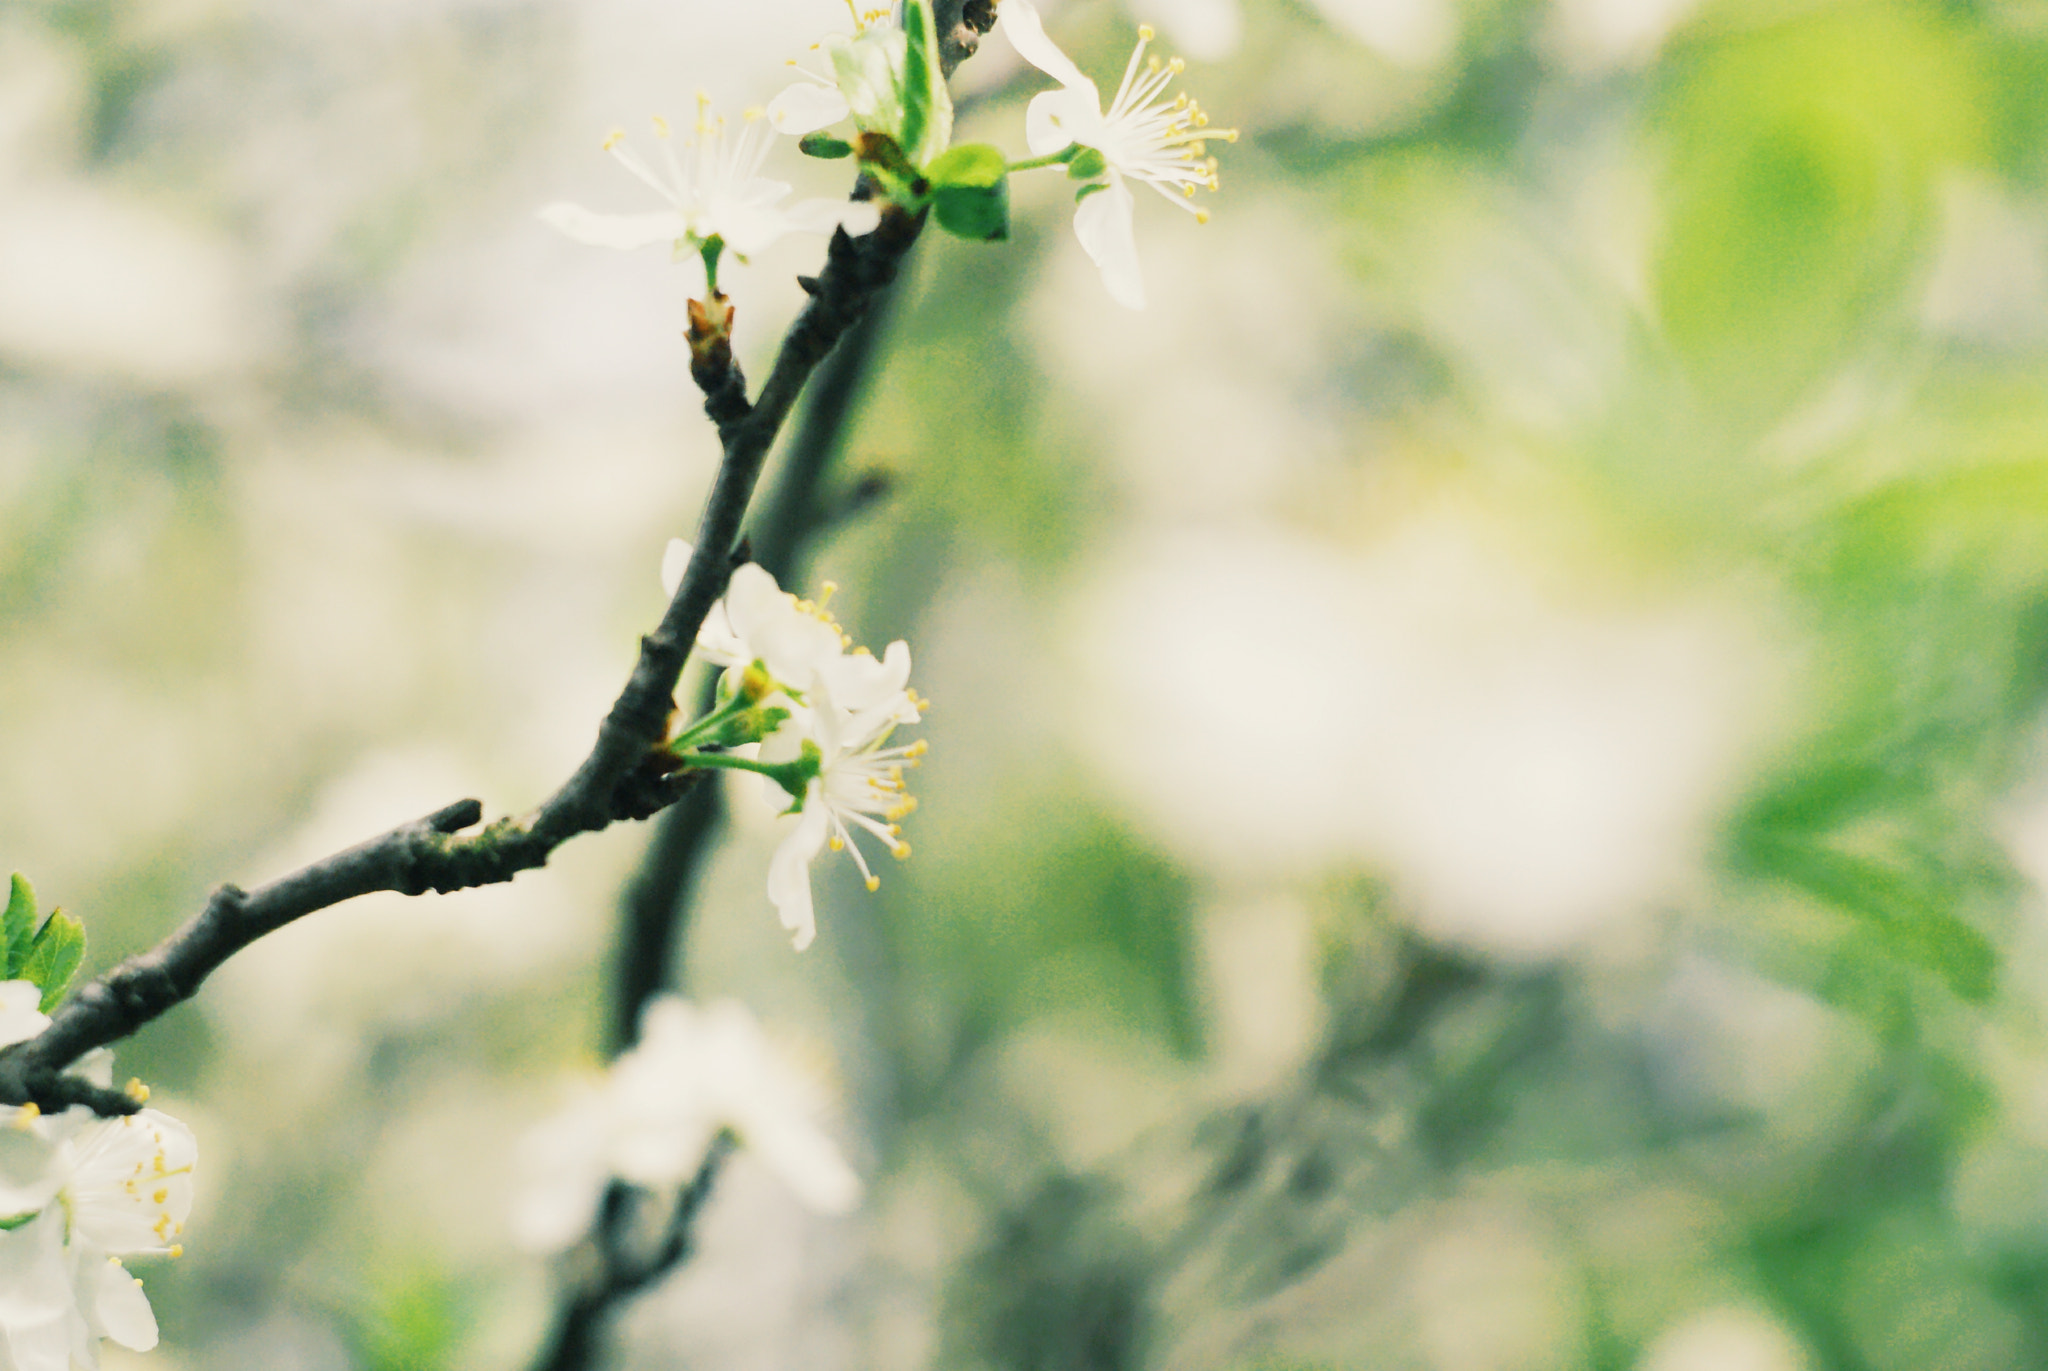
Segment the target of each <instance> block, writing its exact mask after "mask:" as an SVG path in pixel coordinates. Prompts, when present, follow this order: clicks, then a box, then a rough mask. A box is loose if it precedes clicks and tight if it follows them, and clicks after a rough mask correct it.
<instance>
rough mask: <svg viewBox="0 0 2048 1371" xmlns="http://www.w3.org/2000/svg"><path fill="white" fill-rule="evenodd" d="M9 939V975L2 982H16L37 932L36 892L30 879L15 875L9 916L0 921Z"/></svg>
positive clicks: (0, 978) (0, 925) (8, 901)
mask: <svg viewBox="0 0 2048 1371" xmlns="http://www.w3.org/2000/svg"><path fill="white" fill-rule="evenodd" d="M0 930H4V933H5V936H6V939H7V968H6V970H7V974H6V975H5V976H0V980H9V981H11V980H14V979H16V978H17V977H18V976H20V974H21V961H22V958H24V957H26V956H27V955H28V945H29V941H30V940H31V939H32V938H34V937H35V932H36V892H35V887H33V886H31V885H30V884H29V883H28V877H26V876H24V875H22V874H21V873H20V872H19V871H17V872H15V873H14V889H13V891H12V892H11V893H10V894H9V896H8V898H7V915H6V918H5V920H4V921H0Z"/></svg>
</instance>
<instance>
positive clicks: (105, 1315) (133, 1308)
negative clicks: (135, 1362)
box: [79, 1253, 157, 1352]
mask: <svg viewBox="0 0 2048 1371" xmlns="http://www.w3.org/2000/svg"><path fill="white" fill-rule="evenodd" d="M96 1255H97V1254H91V1253H88V1254H87V1256H86V1260H88V1261H91V1262H92V1266H91V1269H90V1271H89V1272H81V1273H80V1275H81V1279H80V1282H79V1283H80V1285H81V1286H84V1285H85V1284H86V1282H87V1281H90V1282H91V1285H90V1294H89V1295H87V1296H86V1299H89V1300H90V1302H91V1304H90V1312H89V1314H88V1316H87V1319H86V1322H87V1325H88V1326H89V1327H90V1328H91V1329H92V1331H93V1333H95V1334H97V1335H98V1336H100V1337H107V1338H112V1339H113V1340H114V1341H115V1342H117V1343H119V1344H120V1345H121V1346H123V1347H125V1348H127V1349H128V1350H129V1351H131V1352H147V1351H149V1349H150V1348H152V1347H155V1346H156V1338H157V1331H156V1313H155V1311H154V1310H152V1309H151V1308H150V1307H149V1296H147V1295H145V1294H143V1293H142V1282H141V1281H139V1280H137V1279H135V1277H133V1276H131V1275H129V1274H128V1270H127V1268H125V1267H123V1266H122V1265H121V1264H120V1263H119V1262H116V1261H106V1260H98V1261H94V1260H92V1258H93V1256H96ZM81 1293H83V1292H81ZM86 1299H81V1301H80V1304H81V1306H82V1307H83V1306H84V1305H85V1303H86Z"/></svg>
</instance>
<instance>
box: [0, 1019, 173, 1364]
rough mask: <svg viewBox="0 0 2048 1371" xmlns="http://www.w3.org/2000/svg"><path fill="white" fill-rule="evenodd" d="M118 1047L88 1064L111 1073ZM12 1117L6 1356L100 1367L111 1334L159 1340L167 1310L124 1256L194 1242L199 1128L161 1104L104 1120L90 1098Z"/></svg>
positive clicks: (1, 1309)
mask: <svg viewBox="0 0 2048 1371" xmlns="http://www.w3.org/2000/svg"><path fill="white" fill-rule="evenodd" d="M10 984H23V983H22V982H14V983H10ZM0 989H4V987H0ZM111 1055H112V1054H111V1053H107V1052H104V1051H100V1052H95V1053H92V1054H90V1055H89V1056H88V1058H87V1059H86V1061H85V1062H84V1063H83V1064H82V1065H83V1067H84V1072H83V1074H86V1075H88V1076H91V1077H102V1076H104V1073H105V1071H106V1069H107V1067H108V1065H109V1063H110V1061H111ZM77 1069H78V1068H74V1070H77ZM96 1083H99V1084H105V1083H106V1082H105V1080H104V1079H101V1080H98V1081H96ZM5 1115H6V1117H5V1118H4V1119H0V1168H4V1170H5V1172H6V1177H5V1181H4V1183H0V1191H4V1193H0V1204H4V1206H5V1207H6V1208H7V1209H8V1215H7V1217H9V1218H11V1219H12V1220H14V1221H15V1226H14V1227H12V1228H9V1229H6V1230H5V1231H0V1350H4V1353H5V1357H4V1358H0V1366H5V1367H8V1368H10V1369H11V1371H71V1368H72V1367H73V1366H74V1365H76V1366H86V1367H94V1366H97V1365H98V1364H99V1351H98V1348H99V1342H100V1339H102V1338H112V1339H113V1340H114V1341H115V1342H117V1343H119V1344H120V1345H121V1346H123V1347H126V1348H128V1349H130V1350H131V1351H137V1352H142V1351H147V1350H149V1349H150V1348H152V1347H154V1346H155V1345H156V1341H157V1326H156V1316H155V1315H154V1314H153V1313H152V1312H151V1310H150V1307H149V1299H148V1297H147V1296H146V1295H144V1294H143V1291H142V1283H141V1282H140V1281H139V1280H137V1279H136V1278H135V1277H134V1276H132V1275H130V1274H129V1273H128V1271H127V1270H126V1268H125V1267H123V1266H122V1264H121V1258H123V1257H130V1256H177V1255H178V1254H179V1253H180V1252H181V1251H182V1250H183V1249H182V1247H180V1246H179V1244H178V1243H177V1241H176V1240H177V1238H178V1237H180V1236H181V1235H182V1234H183V1232H184V1225H185V1220H186V1218H187V1216H188V1215H189V1214H190V1213H191V1210H192V1170H193V1167H194V1166H195V1164H196V1163H197V1161H198V1156H199V1148H198V1143H197V1141H196V1139H194V1137H193V1136H192V1131H191V1130H190V1129H188V1128H186V1127H185V1125H183V1124H182V1123H179V1122H178V1121H177V1120H176V1119H173V1118H172V1117H170V1116H169V1115H167V1114H164V1113H162V1112H161V1111H159V1110H154V1109H145V1110H143V1111H141V1112H140V1113H138V1114H134V1115H131V1116H126V1117H116V1118H100V1117H98V1116H96V1115H94V1114H93V1113H92V1111H90V1110H88V1109H85V1108H83V1107H74V1108H71V1109H68V1110H66V1111H64V1112H63V1113H62V1114H58V1115H54V1116H46V1115H42V1114H39V1113H38V1112H37V1111H36V1110H35V1108H34V1107H33V1106H23V1107H20V1108H13V1109H9V1110H7V1111H5ZM24 1200H29V1201H32V1203H30V1204H29V1205H28V1206H27V1207H26V1208H23V1207H21V1205H22V1202H23V1201H24ZM23 1218H26V1219H27V1221H26V1222H20V1220H22V1219H23Z"/></svg>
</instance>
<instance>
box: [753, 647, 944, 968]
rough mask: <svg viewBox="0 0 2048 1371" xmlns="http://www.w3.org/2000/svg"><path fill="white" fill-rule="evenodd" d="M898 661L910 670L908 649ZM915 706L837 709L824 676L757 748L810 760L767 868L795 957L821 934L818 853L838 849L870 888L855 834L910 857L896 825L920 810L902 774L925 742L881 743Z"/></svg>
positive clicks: (871, 879) (768, 758)
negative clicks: (815, 883) (814, 893)
mask: <svg viewBox="0 0 2048 1371" xmlns="http://www.w3.org/2000/svg"><path fill="white" fill-rule="evenodd" d="M886 660H887V659H884V670H887V667H886ZM900 660H901V662H902V665H903V669H904V670H905V671H906V672H907V671H908V670H909V650H908V649H907V648H906V649H904V652H903V654H902V657H901V659H900ZM899 697H902V698H899ZM920 705H921V702H920V701H918V699H917V697H916V696H915V695H911V694H909V692H908V691H907V690H900V689H899V690H896V691H886V692H880V691H878V692H877V694H876V696H875V697H874V699H873V700H872V701H871V702H870V703H869V704H868V707H867V708H866V709H865V710H863V711H861V712H859V713H854V712H850V711H846V710H842V709H841V708H840V707H839V706H838V704H837V703H836V702H835V699H834V696H833V693H832V688H831V686H830V685H829V684H827V683H826V681H825V680H824V679H822V678H821V679H819V680H817V681H815V682H814V683H813V685H812V690H811V698H810V702H809V707H808V708H806V709H802V710H798V711H796V712H795V713H794V714H793V715H792V716H791V717H790V718H789V719H788V720H787V721H786V722H785V723H784V724H783V725H782V727H781V728H779V729H777V730H776V731H775V732H774V733H772V734H770V735H769V736H768V737H767V739H766V740H764V741H763V742H762V744H761V760H762V761H763V762H777V761H794V760H800V759H804V758H810V759H812V761H813V765H814V766H815V771H814V773H813V774H812V775H811V777H810V778H809V780H807V781H806V782H805V783H804V793H803V797H802V799H800V800H799V801H798V802H797V803H796V805H793V806H791V811H790V812H788V813H786V814H785V816H784V819H783V823H784V824H785V826H786V830H787V831H786V832H785V833H784V835H783V838H782V841H781V842H780V843H778V844H777V845H776V848H775V855H774V856H773V857H771V858H770V859H769V862H768V899H769V901H770V902H771V903H772V904H774V906H775V909H776V912H777V913H778V914H780V915H781V916H782V925H783V927H784V928H787V929H789V930H790V932H791V935H792V937H791V942H792V944H793V945H794V946H795V948H796V950H797V951H799V952H801V951H803V950H804V949H805V948H806V947H809V946H810V945H811V940H812V939H813V938H815V937H817V934H818V920H817V911H816V906H815V905H814V903H813V901H812V899H811V863H812V862H813V861H815V860H816V859H817V856H818V854H819V852H821V851H823V850H824V849H825V848H826V847H828V846H829V847H830V848H831V849H832V850H833V851H834V852H838V851H841V850H842V849H843V850H844V851H845V852H846V853H847V855H849V856H851V857H852V858H853V864H854V865H855V866H857V867H859V868H860V874H861V879H862V880H864V881H866V882H867V887H868V889H869V890H874V889H876V888H877V887H879V886H880V885H881V883H882V881H881V877H879V876H877V875H875V873H874V871H873V870H872V869H871V868H870V867H869V866H868V863H867V858H866V857H865V856H864V855H862V853H861V850H860V844H859V843H857V842H856V841H855V840H854V830H855V829H861V830H865V831H866V832H867V833H869V834H871V835H872V836H873V837H874V838H876V839H877V840H879V841H880V842H881V844H882V846H883V847H885V848H887V849H888V851H889V855H890V856H892V857H896V858H898V859H899V860H900V859H902V858H906V857H908V856H909V855H910V844H909V843H907V842H904V841H903V838H902V830H901V828H900V827H899V825H898V822H897V821H898V820H900V819H902V818H903V817H904V816H905V815H907V814H909V813H910V812H911V811H912V810H913V809H915V808H917V800H916V798H915V797H914V796H912V795H911V794H910V793H909V792H908V790H907V789H906V788H905V786H904V782H903V772H904V771H905V769H906V768H909V767H914V766H916V765H917V759H918V758H920V757H922V756H923V755H924V753H925V744H924V742H923V741H922V740H919V741H918V742H915V743H911V744H909V745H907V746H896V747H890V746H886V745H885V744H886V743H887V742H888V739H889V735H890V733H891V731H892V730H894V728H895V727H896V723H897V719H898V717H899V716H900V715H901V714H902V713H903V712H904V711H905V710H906V709H907V710H908V712H910V713H911V714H912V715H913V716H915V714H916V713H917V712H918V711H919V707H920Z"/></svg>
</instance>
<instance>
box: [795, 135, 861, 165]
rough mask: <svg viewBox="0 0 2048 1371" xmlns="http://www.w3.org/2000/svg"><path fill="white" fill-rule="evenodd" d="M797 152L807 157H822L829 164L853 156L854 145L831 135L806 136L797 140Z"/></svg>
mask: <svg viewBox="0 0 2048 1371" xmlns="http://www.w3.org/2000/svg"><path fill="white" fill-rule="evenodd" d="M796 150H797V151H798V152H800V153H802V154H803V155H804V156H806V157H821V158H823V159H824V160H826V161H828V162H836V161H838V160H839V159H840V158H842V157H851V156H853V144H851V143H849V142H847V141H846V140H845V139H843V138H834V137H833V136H832V135H831V134H829V133H807V134H805V135H804V136H803V137H801V138H799V139H797V140H796Z"/></svg>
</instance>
